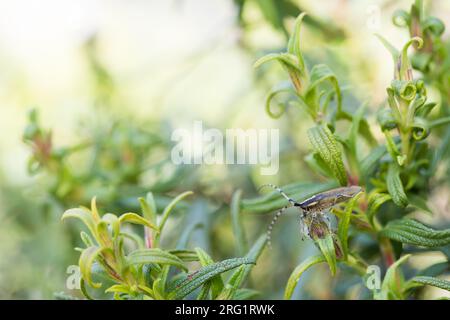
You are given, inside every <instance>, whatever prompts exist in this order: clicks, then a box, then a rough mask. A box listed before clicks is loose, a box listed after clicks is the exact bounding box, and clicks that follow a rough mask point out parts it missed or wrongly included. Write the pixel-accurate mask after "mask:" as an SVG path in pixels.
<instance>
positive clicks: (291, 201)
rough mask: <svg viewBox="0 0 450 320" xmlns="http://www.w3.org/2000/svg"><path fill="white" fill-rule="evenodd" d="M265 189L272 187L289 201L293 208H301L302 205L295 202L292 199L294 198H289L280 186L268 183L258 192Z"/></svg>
mask: <svg viewBox="0 0 450 320" xmlns="http://www.w3.org/2000/svg"><path fill="white" fill-rule="evenodd" d="M264 187H270V188H272V189H275V190H277V191H278V192H279V193H280V194H281V195H282V196H283V197H284V198H285V199H286V200H287V201H289V203H290V204H292V205H293V206H299V205H300V204H299V203H298V202H297V201H295V200H294V199H292V198H289V196H288V195H287V194H286V193H285V192H284V191H283V190H281V188H280V187H278V186H276V185H274V184H271V183H268V184H263V185H262V186H261V187H259V188H258V192H259V191H260V190H261V189H262V188H264Z"/></svg>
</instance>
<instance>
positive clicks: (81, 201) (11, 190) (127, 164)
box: [0, 0, 450, 299]
mask: <svg viewBox="0 0 450 320" xmlns="http://www.w3.org/2000/svg"><path fill="white" fill-rule="evenodd" d="M427 4H429V9H430V10H431V12H433V14H434V15H435V16H437V17H439V18H440V19H442V20H443V21H444V22H447V21H449V17H450V3H449V2H448V1H432V2H431V1H429V2H427ZM410 5H411V2H410V1H356V0H354V1H350V0H338V1H334V0H333V1H332V0H325V1H320V2H319V1H307V0H301V1H294V0H292V1H290V0H283V1H270V0H261V1H257V0H235V1H232V0H190V1H188V0H169V1H144V0H133V1H124V0H123V1H119V0H115V1H101V0H95V1H92V0H90V1H88V0H80V1H76V2H75V1H68V0H40V1H25V0H15V1H7V0H2V1H0V127H1V128H2V134H1V135H0V298H2V299H13V298H25V299H42V298H53V294H54V293H55V292H61V291H64V292H68V293H71V294H74V295H79V294H77V292H75V291H71V290H68V289H67V288H66V279H67V276H68V274H67V273H66V269H67V267H68V266H69V265H73V264H76V263H77V259H78V258H77V257H78V253H77V252H76V251H74V250H73V247H74V246H76V245H77V244H79V242H78V241H79V240H78V238H77V235H78V231H77V230H79V229H80V225H79V224H76V223H73V224H72V223H70V224H67V223H64V224H63V223H61V221H60V217H61V215H62V213H63V212H64V210H66V209H68V208H71V207H76V206H78V205H86V206H87V205H88V204H89V201H90V198H91V197H93V196H95V195H96V196H97V198H98V202H99V207H100V208H101V209H102V210H103V212H114V213H123V212H127V211H137V210H138V202H137V200H136V198H137V197H140V196H144V195H145V194H146V192H148V191H152V192H154V193H155V194H156V195H157V202H158V203H160V205H161V206H163V205H164V204H166V203H167V199H168V197H170V196H173V195H176V194H178V193H180V192H183V191H185V190H193V191H194V192H195V197H194V200H190V201H189V202H186V203H184V205H183V206H182V210H180V211H179V214H178V215H177V218H176V219H174V220H173V221H171V224H170V229H171V230H172V231H173V234H174V237H175V235H177V234H178V233H180V232H181V231H182V230H183V228H185V226H187V225H190V226H193V225H195V224H196V223H203V224H204V227H203V228H201V229H198V230H196V231H195V233H194V237H193V239H192V242H193V246H194V245H196V246H201V247H203V248H205V249H207V250H208V251H209V252H210V253H211V255H212V256H213V258H215V259H224V258H227V257H230V256H235V255H236V254H237V253H236V252H235V249H234V244H233V241H234V237H233V234H232V228H231V220H230V217H229V210H228V205H229V203H230V199H231V195H232V194H233V192H234V191H235V190H236V189H242V190H243V198H250V197H253V196H255V195H256V188H257V187H258V186H259V185H261V184H263V183H269V182H270V183H275V184H279V185H284V184H289V183H292V182H298V181H313V182H314V181H320V177H318V176H316V175H314V174H313V173H312V172H311V171H310V170H309V169H308V167H306V164H305V162H304V161H303V157H304V156H305V155H306V154H307V152H308V150H309V146H308V143H307V139H306V130H307V129H308V128H309V127H310V126H311V123H310V120H309V118H308V117H307V116H305V114H302V111H299V110H298V109H295V110H294V109H292V110H290V109H289V110H288V116H283V117H282V118H280V119H278V120H273V119H271V118H270V117H269V116H268V115H267V114H266V113H265V111H264V101H265V96H266V94H267V92H268V90H269V89H270V88H271V87H272V85H273V84H274V83H276V82H278V81H280V80H282V79H284V78H285V76H284V73H283V71H282V69H281V68H279V66H278V65H275V64H274V65H270V66H268V67H267V68H262V69H261V70H254V69H253V63H254V61H255V60H256V59H257V58H258V57H260V56H262V55H263V54H265V53H268V52H273V51H280V50H282V49H283V48H284V47H285V43H286V39H287V32H288V31H289V30H291V27H292V24H293V22H294V18H295V17H296V16H297V15H298V14H299V13H300V12H301V11H306V12H307V13H308V18H307V19H306V23H305V25H304V27H303V29H302V46H303V49H304V52H305V54H306V60H307V61H308V62H310V63H311V62H317V61H320V62H324V63H327V64H328V65H330V66H331V68H332V69H333V71H334V72H335V73H336V74H337V75H338V78H339V79H340V82H341V84H345V86H346V87H348V90H349V93H346V94H348V96H347V97H346V100H345V102H346V103H352V104H354V105H355V106H358V105H359V104H360V103H361V102H362V101H368V102H369V106H370V108H372V109H376V108H377V107H379V106H380V105H381V104H382V103H384V100H385V88H386V86H387V85H388V84H389V82H390V80H391V78H392V68H393V66H392V62H391V58H390V56H389V53H388V52H387V51H386V50H385V49H384V48H383V46H382V45H381V44H380V43H379V41H378V40H377V39H376V38H375V37H374V36H373V34H374V33H380V34H382V35H383V36H384V37H386V38H388V39H389V40H390V41H391V42H392V43H404V41H405V39H407V34H406V32H405V30H401V29H398V28H396V27H394V26H393V25H392V22H391V16H392V13H393V12H394V11H395V10H396V9H399V8H403V9H406V10H408V9H409V7H410ZM350 92H351V93H350ZM433 94H435V96H438V94H436V93H433V91H432V90H431V92H430V96H431V100H433ZM33 108H34V109H35V110H36V111H37V114H35V115H34V116H35V117H37V119H36V121H38V122H35V123H33V121H31V122H30V121H29V112H30V110H31V109H33ZM195 120H202V121H203V123H204V125H205V126H208V127H212V128H218V129H221V130H225V129H227V128H242V129H248V128H278V129H280V133H281V146H280V171H279V173H278V174H277V175H276V176H261V175H260V172H259V168H258V167H257V166H253V167H252V166H233V165H230V166H226V165H213V166H193V165H192V166H175V165H173V164H172V163H171V162H170V148H171V146H172V144H173V142H172V141H171V140H170V136H171V133H172V131H173V130H174V129H175V128H191V126H192V122H193V121H195ZM25 130H28V131H25ZM48 130H51V141H52V142H51V148H52V150H54V152H55V154H56V158H54V159H53V160H52V161H54V163H51V164H49V165H48V166H47V167H39V166H38V165H37V163H36V161H34V162H33V160H30V158H31V157H32V154H33V152H34V153H35V154H36V149H33V147H30V145H29V144H28V145H27V144H26V143H25V142H24V138H23V137H24V131H25V140H26V137H27V134H31V135H32V134H36V132H39V133H40V134H41V135H42V136H47V137H49V133H48ZM375 133H376V134H378V135H379V136H381V133H380V132H376V131H375ZM42 151H43V150H38V152H42ZM55 154H54V155H55ZM27 168H28V169H29V170H27ZM449 191H450V190H448V187H447V188H444V189H440V190H437V192H436V195H435V196H433V198H432V201H431V204H430V205H431V206H432V207H433V208H434V209H435V212H436V215H437V217H436V216H435V217H434V219H439V218H443V217H445V216H446V217H447V218H450V216H449V215H450V211H449V206H450V204H449V197H448V194H449ZM270 219H271V214H270V213H268V214H267V215H256V214H253V215H252V214H251V213H250V214H247V215H246V216H245V221H244V222H245V225H246V226H247V231H248V232H247V233H248V234H247V236H248V238H249V239H251V240H253V239H255V238H256V237H257V236H258V235H260V234H261V233H262V232H264V231H265V228H266V226H267V223H268V222H269V221H270ZM427 219H432V218H430V217H428V218H427ZM165 241H166V243H167V246H168V247H170V246H172V245H173V241H175V240H173V239H170V237H169V238H167V239H165ZM273 242H274V248H273V249H272V250H266V251H265V253H264V254H263V256H262V258H261V259H260V260H259V262H258V265H257V267H255V269H254V271H253V272H252V287H253V288H256V289H258V290H260V291H261V292H262V296H261V297H263V298H281V297H282V292H283V290H284V285H285V283H286V280H287V278H288V276H289V274H290V272H291V271H292V269H293V268H294V267H295V266H296V265H297V264H298V262H299V261H301V260H303V259H304V258H305V257H307V256H309V255H311V252H314V251H315V250H317V249H316V248H315V247H314V246H313V245H312V244H311V243H309V242H307V241H305V242H302V241H301V239H300V234H299V230H298V223H297V218H296V216H295V214H294V211H293V212H292V213H291V214H289V215H288V216H287V217H285V218H284V219H282V221H281V222H280V223H279V225H277V227H276V229H275V233H274V240H273ZM439 259H440V257H439V256H434V255H433V254H428V255H427V256H424V257H423V258H420V259H417V258H416V259H415V261H414V263H415V264H417V265H420V266H426V265H429V264H432V263H434V262H436V261H439ZM416 260H417V261H416ZM279 261H282V262H283V263H279ZM326 268H327V267H326V266H318V267H317V268H316V270H315V271H314V272H308V273H307V276H306V277H305V278H304V279H302V281H301V284H300V285H299V286H298V288H297V290H296V293H295V297H296V298H318V299H327V298H334V297H341V298H344V297H345V298H352V297H356V296H358V295H359V294H360V291H361V290H363V289H361V287H360V286H358V285H356V284H355V287H354V288H353V289H352V283H351V282H349V283H347V284H346V285H347V286H350V287H346V288H342V292H344V296H342V293H341V292H339V287H338V288H337V289H336V290H338V291H337V292H330V291H329V290H328V285H327V284H328V283H329V282H332V281H333V279H331V278H330V277H329V276H328V273H327V269H326ZM262 279H263V280H264V281H262ZM319 279H320V281H319ZM433 290H438V289H429V290H428V291H427V294H429V295H430V296H433V294H434V293H433ZM440 295H442V292H441V293H440Z"/></svg>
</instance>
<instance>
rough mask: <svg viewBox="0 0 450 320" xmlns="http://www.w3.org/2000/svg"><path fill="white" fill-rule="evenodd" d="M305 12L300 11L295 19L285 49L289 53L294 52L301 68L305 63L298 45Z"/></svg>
mask: <svg viewBox="0 0 450 320" xmlns="http://www.w3.org/2000/svg"><path fill="white" fill-rule="evenodd" d="M305 15H306V13H305V12H302V13H301V14H300V15H299V16H298V17H297V19H295V27H294V32H293V33H292V35H291V37H290V38H289V42H288V46H287V50H288V52H289V53H290V54H294V55H295V56H296V57H297V58H298V61H299V65H300V67H301V68H302V69H304V68H305V63H304V61H303V55H302V50H301V46H300V30H301V26H302V22H303V18H304V17H305Z"/></svg>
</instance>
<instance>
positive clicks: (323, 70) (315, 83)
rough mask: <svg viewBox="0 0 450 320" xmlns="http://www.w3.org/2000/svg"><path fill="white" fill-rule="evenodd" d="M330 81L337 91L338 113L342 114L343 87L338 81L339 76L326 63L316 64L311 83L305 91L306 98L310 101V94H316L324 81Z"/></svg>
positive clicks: (312, 71)
mask: <svg viewBox="0 0 450 320" xmlns="http://www.w3.org/2000/svg"><path fill="white" fill-rule="evenodd" d="M326 81H328V82H330V84H331V86H332V87H333V89H334V92H335V93H336V98H337V113H338V114H340V113H341V112H342V96H341V89H340V87H339V83H338V81H337V77H336V75H335V74H334V72H333V71H331V69H330V68H329V67H328V66H327V65H325V64H316V65H315V66H314V67H313V68H312V70H311V75H310V84H309V86H308V89H307V91H306V93H305V97H306V98H305V100H307V101H308V96H311V95H314V94H315V91H316V89H317V88H318V87H319V85H321V84H322V83H324V82H326Z"/></svg>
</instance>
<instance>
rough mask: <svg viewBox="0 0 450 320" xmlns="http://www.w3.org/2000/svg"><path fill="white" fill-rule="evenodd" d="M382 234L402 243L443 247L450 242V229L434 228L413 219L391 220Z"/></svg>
mask: <svg viewBox="0 0 450 320" xmlns="http://www.w3.org/2000/svg"><path fill="white" fill-rule="evenodd" d="M380 235H381V236H383V237H386V238H390V239H393V240H396V241H399V242H402V243H406V244H411V245H415V246H421V247H429V248H435V247H442V246H445V245H448V244H450V229H446V230H434V229H432V228H429V227H427V226H425V225H423V224H422V223H420V222H418V221H416V220H412V219H406V218H404V219H399V220H394V221H391V222H389V223H388V224H387V225H386V226H385V227H384V229H382V230H381V231H380Z"/></svg>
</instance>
